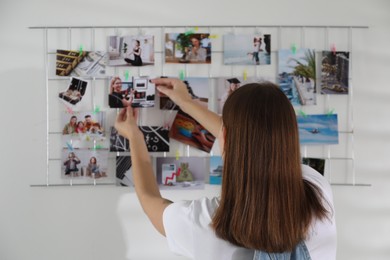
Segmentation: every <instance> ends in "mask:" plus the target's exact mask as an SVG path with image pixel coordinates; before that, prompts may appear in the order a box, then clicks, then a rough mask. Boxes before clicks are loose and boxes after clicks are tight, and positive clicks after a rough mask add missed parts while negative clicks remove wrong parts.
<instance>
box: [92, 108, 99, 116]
mask: <svg viewBox="0 0 390 260" xmlns="http://www.w3.org/2000/svg"><path fill="white" fill-rule="evenodd" d="M99 112H100V106H95V109H94V110H93V114H94V115H96V114H97V113H99Z"/></svg>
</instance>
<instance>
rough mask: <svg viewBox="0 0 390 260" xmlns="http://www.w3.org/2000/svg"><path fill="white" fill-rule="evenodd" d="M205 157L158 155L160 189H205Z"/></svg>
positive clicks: (158, 182)
mask: <svg viewBox="0 0 390 260" xmlns="http://www.w3.org/2000/svg"><path fill="white" fill-rule="evenodd" d="M206 160H207V159H206V158H205V157H179V158H175V157H157V158H156V178H157V184H158V185H159V186H160V189H169V190H194V189H204V183H205V174H206V172H207V168H206Z"/></svg>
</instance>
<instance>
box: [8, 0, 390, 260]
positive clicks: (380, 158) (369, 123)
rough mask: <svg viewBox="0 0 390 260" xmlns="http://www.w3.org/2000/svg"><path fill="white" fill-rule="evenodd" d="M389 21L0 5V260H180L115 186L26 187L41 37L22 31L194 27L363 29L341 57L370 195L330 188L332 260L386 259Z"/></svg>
mask: <svg viewBox="0 0 390 260" xmlns="http://www.w3.org/2000/svg"><path fill="white" fill-rule="evenodd" d="M293 10H296V11H294V12H293ZM389 13H390V2H389V1H387V0H371V1H364V0H357V1H348V0H338V1H336V0H328V1H314V0H311V1H309V0H296V1H289V0H282V1H280V0H279V1H272V2H271V1H269V2H266V1H260V0H241V1H205V0H198V1H196V2H189V1H183V0H167V1H152V0H143V1H124V0H111V1H104V2H103V1H101V2H99V1H90V0H88V1H76V0H68V1H48V0H36V1H27V0H20V1H16V0H12V1H11V0H2V1H1V2H0V37H1V38H0V54H1V55H0V57H1V62H0V78H1V79H2V81H1V82H2V87H1V90H2V94H1V95H0V104H1V109H0V114H1V117H0V118H1V121H2V123H1V130H0V131H1V132H0V133H1V136H2V139H1V142H0V144H1V148H0V149H1V160H0V165H1V167H0V169H1V170H0V175H1V179H0V259H5V260H15V259H16V260H19V259H39V260H44V259H75V260H76V259H96V260H98V259H126V257H128V258H130V259H183V258H181V257H174V256H173V255H172V254H170V253H169V251H168V249H167V246H166V243H165V241H164V238H162V237H161V236H159V235H158V234H157V232H155V231H154V230H153V228H152V226H151V225H150V224H149V223H148V221H147V219H146V217H145V216H144V215H143V213H142V211H141V209H140V206H139V204H138V202H137V200H136V197H135V194H133V193H128V192H127V191H126V189H122V188H116V187H111V186H110V187H52V188H51V187H50V188H31V187H30V186H29V185H30V184H31V180H32V179H33V176H36V175H43V176H44V174H45V171H46V164H45V162H46V150H45V149H46V139H45V138H46V128H45V127H46V126H45V118H46V105H45V87H44V86H45V85H44V84H45V81H44V65H43V61H44V59H43V53H42V52H43V36H42V33H41V32H39V31H34V30H29V29H27V27H29V26H44V25H47V26H55V25H74V26H77V25H180V26H182V25H202V24H203V25H233V24H237V25H240V24H242V25H245V24H250V25H253V24H259V25H261V24H272V25H287V24H292V25H368V26H370V28H369V30H368V31H367V33H366V34H365V35H364V36H365V37H363V38H362V39H361V41H362V43H360V44H358V46H364V48H360V49H359V50H358V51H357V52H356V53H354V54H353V55H355V54H356V57H355V62H354V67H353V77H354V79H353V81H354V115H355V118H354V122H355V155H356V159H357V161H356V174H357V180H358V182H363V183H371V184H372V187H338V186H335V187H333V191H334V197H335V204H336V214H337V221H338V222H337V226H338V259H347V260H349V259H355V260H356V259H361V260H365V259H378V260H380V259H389V257H390V221H389V219H390V218H389V217H390V200H389V199H388V198H389V197H390V189H389V180H390V175H389V174H390V172H389V171H390V160H389V155H390V114H389V112H388V111H390V102H389V99H390V88H389V81H388V73H389V69H390V67H389V62H390V48H389V42H390V15H389ZM216 193H217V190H216V189H212V188H208V189H207V190H206V191H202V192H193V193H186V194H184V193H180V192H175V193H172V192H171V193H169V192H165V193H164V194H165V195H166V196H167V197H169V198H172V199H173V198H174V197H175V198H174V199H182V198H196V197H198V196H203V195H206V196H207V195H208V196H211V195H213V194H216ZM120 216H121V217H120ZM125 218H126V220H125V221H124V222H123V225H122V222H121V221H120V220H121V219H122V220H123V219H125ZM124 230H127V231H129V232H123V231H124Z"/></svg>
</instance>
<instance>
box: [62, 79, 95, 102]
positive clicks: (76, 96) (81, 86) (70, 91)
mask: <svg viewBox="0 0 390 260" xmlns="http://www.w3.org/2000/svg"><path fill="white" fill-rule="evenodd" d="M87 86H88V81H84V80H81V79H78V78H70V82H69V86H68V88H67V89H66V90H65V91H63V92H60V93H59V94H58V96H59V98H60V99H62V100H64V101H65V102H66V103H67V104H70V105H76V104H78V103H79V102H80V101H81V100H82V99H83V96H84V94H85V91H86V90H87Z"/></svg>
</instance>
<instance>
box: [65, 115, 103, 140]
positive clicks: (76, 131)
mask: <svg viewBox="0 0 390 260" xmlns="http://www.w3.org/2000/svg"><path fill="white" fill-rule="evenodd" d="M104 124H105V113H104V112H94V111H84V112H73V113H68V112H63V113H62V125H63V128H62V140H63V142H62V143H63V147H69V146H71V147H73V148H94V147H95V148H96V146H98V147H101V148H108V143H107V140H106V137H105V130H104Z"/></svg>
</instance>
